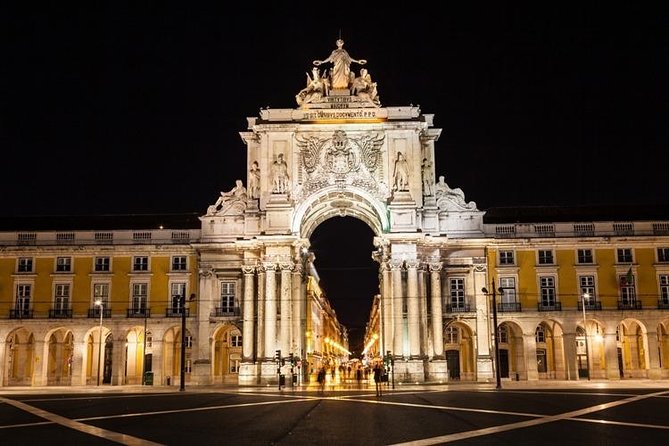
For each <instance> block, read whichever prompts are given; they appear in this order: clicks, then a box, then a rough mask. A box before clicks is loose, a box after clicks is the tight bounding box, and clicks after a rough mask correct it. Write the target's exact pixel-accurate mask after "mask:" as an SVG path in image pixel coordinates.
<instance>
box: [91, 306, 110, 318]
mask: <svg viewBox="0 0 669 446" xmlns="http://www.w3.org/2000/svg"><path fill="white" fill-rule="evenodd" d="M88 317H91V318H92V317H97V318H99V317H100V307H95V308H89V309H88ZM102 317H103V318H109V317H111V308H104V309H103V310H102Z"/></svg>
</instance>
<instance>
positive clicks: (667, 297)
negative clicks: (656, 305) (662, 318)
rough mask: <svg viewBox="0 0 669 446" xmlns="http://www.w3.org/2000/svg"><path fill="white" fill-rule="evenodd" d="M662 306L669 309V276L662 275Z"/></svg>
mask: <svg viewBox="0 0 669 446" xmlns="http://www.w3.org/2000/svg"><path fill="white" fill-rule="evenodd" d="M660 306H661V307H662V308H668V307H669V274H661V275H660Z"/></svg>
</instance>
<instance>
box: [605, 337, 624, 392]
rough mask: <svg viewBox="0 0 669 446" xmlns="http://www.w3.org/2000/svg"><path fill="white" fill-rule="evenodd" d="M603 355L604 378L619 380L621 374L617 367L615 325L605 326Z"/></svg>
mask: <svg viewBox="0 0 669 446" xmlns="http://www.w3.org/2000/svg"><path fill="white" fill-rule="evenodd" d="M604 357H605V358H606V379H612V380H619V379H620V378H621V376H620V369H619V368H618V341H617V340H616V327H610V328H605V332H604Z"/></svg>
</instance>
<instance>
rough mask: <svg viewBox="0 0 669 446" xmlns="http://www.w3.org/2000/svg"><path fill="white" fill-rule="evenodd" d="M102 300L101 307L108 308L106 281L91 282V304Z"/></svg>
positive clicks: (107, 285) (107, 286)
mask: <svg viewBox="0 0 669 446" xmlns="http://www.w3.org/2000/svg"><path fill="white" fill-rule="evenodd" d="M97 301H100V302H102V305H103V308H106V309H109V284H108V283H94V284H93V304H94V305H95V302H97Z"/></svg>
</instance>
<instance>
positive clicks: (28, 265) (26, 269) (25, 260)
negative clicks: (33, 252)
mask: <svg viewBox="0 0 669 446" xmlns="http://www.w3.org/2000/svg"><path fill="white" fill-rule="evenodd" d="M16 270H17V271H18V272H20V273H32V272H33V258H32V257H19V259H18V264H17V268H16Z"/></svg>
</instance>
